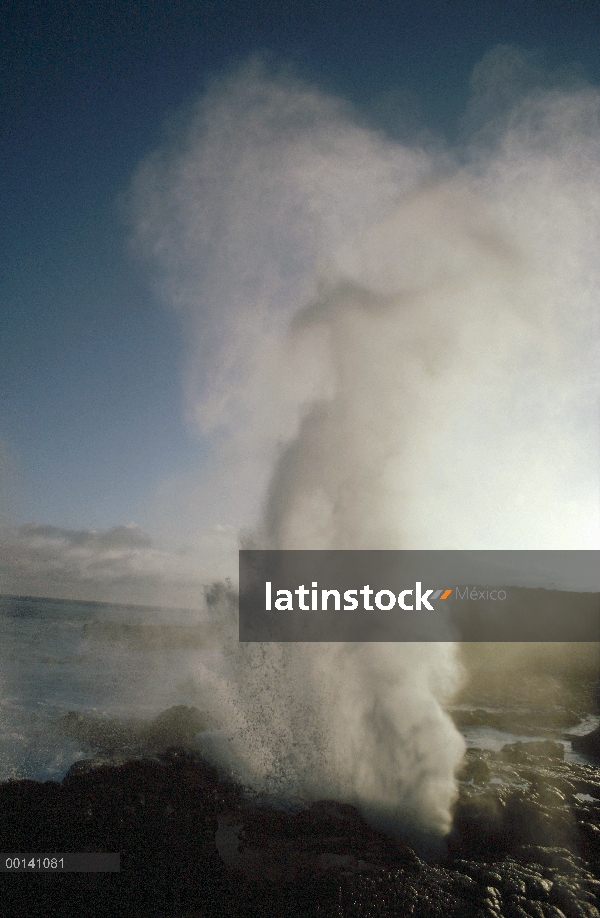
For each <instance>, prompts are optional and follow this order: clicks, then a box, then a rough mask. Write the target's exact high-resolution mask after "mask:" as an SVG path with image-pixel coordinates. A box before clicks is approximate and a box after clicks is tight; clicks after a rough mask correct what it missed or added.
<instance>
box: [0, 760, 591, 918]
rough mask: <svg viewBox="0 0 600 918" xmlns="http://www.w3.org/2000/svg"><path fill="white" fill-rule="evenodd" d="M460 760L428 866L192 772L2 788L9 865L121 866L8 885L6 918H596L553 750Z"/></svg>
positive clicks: (151, 767)
mask: <svg viewBox="0 0 600 918" xmlns="http://www.w3.org/2000/svg"><path fill="white" fill-rule="evenodd" d="M527 747H528V744H527V743H523V744H520V746H519V747H518V748H517V749H516V751H515V749H512V750H511V749H508V750H507V752H506V754H505V755H502V754H501V753H498V754H493V753H483V752H480V751H476V750H470V751H469V753H468V756H467V760H466V762H465V767H464V769H463V773H462V775H461V797H460V800H459V802H458V806H457V812H456V818H455V828H454V831H453V834H452V835H451V837H450V839H449V842H448V847H447V850H446V852H445V854H444V856H443V857H440V858H438V860H437V861H436V862H431V861H430V862H429V863H426V862H425V861H424V860H423V859H422V858H420V857H418V856H417V854H415V852H414V851H413V850H412V849H411V848H410V847H408V846H407V845H405V844H402V843H401V842H399V841H396V840H394V839H392V838H390V837H388V836H386V835H384V834H383V833H381V832H378V831H377V830H375V829H373V828H372V827H371V826H370V825H368V824H367V823H366V822H365V821H364V819H362V817H361V816H360V814H359V813H358V812H357V811H356V810H355V809H354V808H353V807H350V806H346V805H342V804H337V803H333V802H319V803H315V804H313V805H312V806H311V807H308V808H303V809H302V808H296V809H295V810H291V811H286V812H284V811H282V810H281V809H277V808H275V807H273V806H272V805H268V804H267V803H266V802H264V801H260V800H258V799H256V798H255V799H252V798H249V797H248V796H247V795H244V794H243V792H242V790H241V789H240V788H239V787H237V786H236V785H234V784H232V783H229V782H227V781H225V780H223V779H222V778H221V777H220V776H219V775H218V774H217V772H216V771H214V770H213V769H212V768H211V767H210V766H208V765H207V764H206V763H205V762H203V761H202V760H201V759H200V758H199V757H198V756H194V755H191V754H187V753H183V752H181V751H179V752H178V751H177V750H171V751H170V752H169V753H167V754H165V755H162V756H157V757H154V758H145V759H139V760H137V761H130V762H127V763H124V764H122V765H119V766H107V765H104V766H101V767H98V768H93V769H91V770H86V767H85V766H84V765H82V764H81V763H79V764H78V766H77V767H76V768H73V769H72V770H71V772H70V773H69V775H68V776H67V777H66V778H65V780H64V781H63V782H62V784H57V783H54V782H47V783H45V784H41V783H37V782H34V781H20V782H10V783H8V784H4V785H1V786H0V813H1V814H2V822H1V826H0V849H1V850H2V851H4V852H23V853H24V852H44V853H48V852H52V851H56V852H73V851H100V852H120V854H121V872H120V873H119V874H62V875H53V876H39V875H33V874H28V875H23V874H13V875H6V874H3V875H2V876H1V877H0V882H1V884H2V892H1V896H2V904H1V906H0V908H1V911H2V914H3V915H6V916H13V915H18V916H28V918H37V916H44V918H48V916H77V918H87V916H115V918H116V916H118V918H121V916H128V918H129V916H140V918H141V916H144V918H149V916H162V918H188V916H189V918H192V916H217V915H218V916H223V918H227V916H231V918H234V916H247V918H251V916H256V918H258V916H265V918H266V916H268V918H283V916H289V918H292V916H306V918H312V916H314V918H317V916H336V918H338V916H348V918H359V916H360V918H371V916H372V918H376V916H390V918H391V916H395V918H404V916H415V918H420V916H421V918H426V916H427V918H429V916H438V918H493V916H496V918H499V916H505V918H599V916H600V913H599V911H598V907H597V906H598V891H599V888H600V882H599V880H598V877H599V874H600V845H599V836H600V810H599V809H598V807H600V780H599V773H598V769H597V768H596V767H594V766H593V765H589V766H585V765H575V766H571V765H567V764H565V763H564V761H563V760H562V758H561V757H560V755H558V754H557V750H556V749H555V748H554V747H553V745H552V744H550V745H546V744H531V746H530V748H527Z"/></svg>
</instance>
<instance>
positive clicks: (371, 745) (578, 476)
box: [132, 63, 600, 835]
mask: <svg viewBox="0 0 600 918" xmlns="http://www.w3.org/2000/svg"><path fill="white" fill-rule="evenodd" d="M598 107H599V100H598V95H597V94H596V93H594V92H592V91H587V90H586V91H581V92H571V93H567V92H564V93H563V92H559V91H555V92H552V93H549V92H548V93H545V94H537V95H532V96H528V97H527V98H525V99H524V100H523V101H521V102H520V103H518V104H517V105H516V107H515V108H514V110H513V112H512V114H511V115H510V116H507V117H506V119H505V121H504V122H503V124H502V125H500V126H498V125H497V126H496V128H495V133H494V131H492V132H491V134H490V133H489V132H488V134H486V140H485V145H484V143H483V141H482V142H481V143H480V145H479V146H477V145H475V144H473V145H472V146H471V147H468V148H466V149H463V150H462V151H461V154H460V162H459V161H458V158H457V159H456V161H455V160H454V159H453V155H452V154H451V153H448V152H446V153H444V154H440V153H439V151H438V152H431V151H429V150H426V149H423V148H422V147H420V146H419V145H416V144H415V145H402V144H400V143H397V142H394V141H392V140H390V139H389V138H387V137H385V136H383V135H382V134H380V133H376V132H374V131H372V130H369V129H368V128H367V127H365V126H363V125H361V124H359V123H358V122H357V121H356V120H355V119H354V117H353V114H352V112H351V110H350V109H349V108H348V107H346V106H345V105H344V104H342V103H340V102H338V101H337V100H335V99H332V98H330V97H328V96H326V95H324V94H323V93H321V92H319V91H317V90H315V89H312V88H310V87H307V86H305V85H302V84H299V83H297V82H294V81H293V80H291V79H289V78H288V77H281V76H278V75H275V76H273V75H269V74H268V73H267V72H266V70H265V69H264V68H263V67H262V66H261V65H260V64H256V63H252V64H250V65H249V66H248V67H246V68H245V69H244V70H243V71H242V72H241V73H235V74H233V75H230V76H229V77H227V78H224V79H223V80H221V81H217V82H215V83H214V85H213V86H212V87H211V88H210V89H209V91H208V92H207V93H206V95H205V96H204V98H203V99H202V100H201V101H200V102H199V103H198V105H197V106H196V108H195V109H194V110H193V111H191V113H190V115H189V120H188V122H187V124H186V126H185V128H184V129H182V131H181V133H180V135H179V137H177V138H176V139H175V140H174V141H172V142H171V144H170V145H169V146H167V147H166V148H165V149H163V150H161V151H159V152H158V153H156V154H155V155H153V156H151V157H150V158H149V159H148V160H147V161H146V162H145V163H144V164H142V166H141V167H140V169H139V171H138V174H137V177H136V182H135V188H134V194H133V203H132V209H133V214H134V219H135V224H136V230H137V234H136V240H137V245H138V247H139V248H140V249H141V250H143V251H145V252H146V254H147V255H149V256H150V257H151V258H152V259H154V260H155V261H156V260H157V261H158V262H159V263H160V266H161V269H162V271H163V287H164V291H165V293H166V295H167V297H168V298H169V299H170V300H171V301H172V302H173V303H174V304H175V306H176V307H177V309H178V310H179V311H180V313H181V316H182V321H183V322H184V323H185V327H186V328H187V330H188V332H189V360H188V370H187V376H186V404H187V412H188V417H189V419H190V420H191V422H193V423H194V424H195V425H197V428H198V429H199V430H200V431H201V433H202V436H203V438H204V441H203V442H204V445H205V448H206V453H207V459H206V463H205V466H204V471H203V474H202V479H201V481H200V482H199V483H198V482H196V483H195V493H196V494H198V493H200V494H201V495H202V497H201V499H200V500H198V499H197V498H194V500H195V501H196V503H194V504H193V505H194V508H195V510H194V512H196V513H198V514H199V515H202V516H203V518H204V519H205V521H206V526H207V527H208V526H209V525H211V524H214V523H217V522H221V523H223V524H227V525H231V524H235V525H238V526H242V527H245V528H246V530H250V531H252V533H253V536H252V538H253V539H254V544H256V545H257V546H259V547H269V548H282V549H283V548H343V549H383V548H400V549H402V548H410V549H446V548H447V549H475V548H478V549H482V548H483V549H487V548H489V549H501V548H504V549H509V548H513V549H526V548H531V549H545V548H554V549H562V548H564V549H571V548H598V547H599V532H598V525H599V524H598V497H599V484H598V415H597V408H598V402H597V391H598V386H597V376H596V369H595V368H596V367H597V366H598V359H597V358H598V354H597V347H598V341H599V337H598V329H597V296H598V290H599V286H600V285H599V283H598V280H599V278H598V271H599V270H600V259H599V258H598V239H599V235H598V229H599V226H598V223H599V219H598V218H599V214H600V208H599V204H600V175H599V168H598V167H599V163H600V141H599V137H600V133H599V132H598V130H597V128H598ZM490 137H491V138H492V139H491V140H490ZM438 150H439V148H438ZM192 503H193V502H192ZM212 608H213V612H214V614H215V615H217V612H216V610H219V611H218V615H217V617H220V620H221V623H222V627H223V635H224V636H223V638H222V639H221V640H220V641H219V642H218V643H215V645H214V646H213V647H212V649H211V650H210V652H206V653H203V654H200V655H199V662H198V679H199V680H200V683H201V685H202V686H204V687H205V691H204V697H205V704H206V707H207V708H208V709H210V712H211V715H212V717H213V720H214V721H216V722H217V724H218V725H219V726H220V728H221V730H222V735H223V737H225V738H224V739H223V741H222V742H221V744H220V746H219V747H218V749H217V747H215V750H216V751H215V752H214V755H215V756H216V757H217V758H219V760H220V763H221V765H223V766H224V767H227V768H228V769H230V770H233V771H235V773H236V774H238V775H239V776H240V777H241V779H242V780H243V781H245V782H247V783H248V784H249V785H251V786H253V787H255V788H257V789H259V790H264V791H270V792H274V793H277V794H280V795H281V796H290V795H292V796H298V795H299V796H302V797H305V798H309V799H314V798H319V797H334V798H337V799H338V800H343V801H348V802H351V803H353V804H356V805H357V806H358V807H359V808H360V809H361V810H362V812H364V813H365V814H366V815H367V816H369V818H371V819H373V820H374V821H376V822H378V823H382V824H385V825H387V826H392V827H395V828H397V829H398V830H399V831H402V830H404V829H407V828H408V829H409V830H418V831H425V832H430V833H433V834H434V835H435V834H438V835H441V834H443V833H445V832H447V831H448V829H449V827H450V822H451V809H452V804H453V801H454V799H455V794H456V788H455V780H454V773H455V769H456V767H457V765H458V763H459V761H460V759H461V756H462V754H463V750H464V743H463V740H462V738H461V737H460V735H459V734H458V732H457V731H456V729H455V728H454V726H453V724H452V722H451V721H450V719H449V717H448V715H447V714H446V713H445V711H444V705H445V704H446V703H447V702H448V700H449V699H450V698H451V696H452V693H453V692H454V691H455V689H456V685H457V682H458V679H459V667H458V664H457V658H456V648H455V646H454V645H452V644H419V643H414V644H403V645H396V644H349V645H346V644H337V645H333V644H325V645H310V644H304V645H303V644H295V645H275V644H264V645H257V644H254V645H240V644H239V643H238V642H237V630H236V619H235V610H234V608H233V606H232V604H231V602H230V603H229V605H228V602H227V601H226V598H224V597H221V600H220V601H219V602H215V603H214V604H213V606H212Z"/></svg>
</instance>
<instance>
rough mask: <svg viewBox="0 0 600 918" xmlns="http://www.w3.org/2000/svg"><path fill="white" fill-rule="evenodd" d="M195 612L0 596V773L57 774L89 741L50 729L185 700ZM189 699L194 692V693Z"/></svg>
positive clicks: (197, 629) (147, 712)
mask: <svg viewBox="0 0 600 918" xmlns="http://www.w3.org/2000/svg"><path fill="white" fill-rule="evenodd" d="M199 618H200V616H199V613H198V612H195V613H194V612H189V611H186V610H176V609H158V608H147V607H133V606H118V605H115V604H104V603H92V602H76V601H68V600H58V599H40V598H31V597H10V596H2V597H0V641H1V647H2V652H1V654H0V723H1V733H0V780H3V781H6V780H9V779H18V778H32V779H35V780H39V781H47V780H56V781H58V780H61V779H62V778H63V777H64V775H65V774H66V772H67V771H68V769H69V767H70V766H71V765H72V764H73V763H74V762H76V761H78V760H79V759H82V758H86V757H90V755H91V747H90V746H89V745H88V744H86V743H83V742H81V740H78V739H75V738H73V737H72V736H65V735H64V732H62V733H59V732H57V730H56V724H57V721H58V719H59V718H61V717H64V716H65V715H67V714H68V713H69V712H70V711H75V712H78V713H79V714H82V715H84V716H85V717H89V718H102V719H116V720H125V719H127V718H136V717H137V718H143V719H148V718H152V717H155V716H156V715H157V714H159V713H160V712H161V711H164V710H166V709H168V708H170V707H172V706H174V705H180V704H185V705H190V704H194V701H195V699H194V681H193V672H194V668H195V667H197V658H198V646H199V644H200V643H201V641H202V626H201V624H200V625H199ZM196 700H197V699H196Z"/></svg>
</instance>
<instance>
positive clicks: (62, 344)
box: [0, 0, 600, 590]
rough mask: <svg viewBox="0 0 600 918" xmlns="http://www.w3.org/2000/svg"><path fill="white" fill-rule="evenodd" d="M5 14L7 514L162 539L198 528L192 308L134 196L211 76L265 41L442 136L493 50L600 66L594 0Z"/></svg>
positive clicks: (392, 115)
mask: <svg viewBox="0 0 600 918" xmlns="http://www.w3.org/2000/svg"><path fill="white" fill-rule="evenodd" d="M1 19H2V22H1V24H0V33H1V34H2V55H1V61H2V63H1V67H2V71H1V73H0V83H1V85H2V86H3V93H2V103H1V104H2V116H1V124H2V141H1V144H2V145H1V150H2V170H1V171H0V183H1V200H2V215H3V216H2V222H1V227H0V246H1V248H2V255H3V257H2V264H3V270H2V275H1V280H0V391H1V392H2V399H1V402H0V444H1V446H2V453H1V456H2V459H1V468H0V472H1V475H0V483H1V486H2V488H3V495H2V499H1V500H0V513H1V514H2V517H1V518H0V523H4V524H6V525H8V526H9V527H12V528H13V529H14V527H18V526H19V525H22V524H23V523H25V522H35V523H36V524H43V525H45V526H54V527H57V529H61V530H64V531H65V532H67V531H75V530H110V529H111V528H113V527H119V526H123V525H127V524H130V523H135V524H136V525H138V526H140V527H141V528H142V529H143V530H144V531H147V532H149V533H150V535H151V537H152V538H153V539H154V540H155V544H156V545H157V546H168V547H169V550H172V549H174V548H176V547H181V546H182V545H183V544H184V543H186V541H189V540H190V538H192V536H194V537H196V536H197V535H198V532H199V531H200V530H201V527H199V528H198V527H196V528H194V525H192V524H191V523H190V520H189V519H188V520H187V521H186V520H183V521H182V524H181V528H178V524H177V519H176V517H177V506H178V503H177V502H178V501H179V502H180V503H182V502H183V503H185V502H186V498H185V497H182V494H186V493H188V492H193V491H194V487H195V486H194V484H193V482H194V481H196V479H197V477H198V475H200V471H199V470H202V468H203V467H204V464H205V459H206V452H207V439H206V436H205V435H204V434H203V433H202V429H201V427H199V426H198V425H197V424H195V423H194V421H193V418H191V414H193V411H190V406H189V398H188V402H187V403H186V398H185V389H186V385H188V388H189V380H188V382H187V383H186V379H188V376H189V372H188V369H189V368H188V356H189V350H190V340H189V339H190V328H189V324H186V321H185V317H184V318H183V319H182V316H181V314H180V315H178V314H177V313H176V311H175V310H174V309H173V308H172V303H171V302H169V296H168V295H167V296H165V295H164V285H163V286H161V287H160V290H159V288H158V287H157V284H156V280H157V279H159V280H160V270H159V268H158V267H157V266H156V265H155V264H153V262H152V260H151V259H149V260H148V259H146V260H144V258H140V257H139V254H138V253H136V252H135V251H134V250H133V249H132V246H131V237H132V227H131V212H130V210H128V206H129V205H128V204H127V202H128V201H129V200H130V197H129V196H130V189H131V186H132V182H133V181H134V175H135V174H136V170H137V169H138V168H139V164H140V162H142V161H144V160H145V158H146V157H148V155H149V154H151V153H152V151H153V150H155V149H158V148H161V145H164V144H165V143H167V145H168V143H169V137H173V136H177V135H178V132H180V125H181V124H182V123H185V122H186V119H187V118H188V116H189V111H190V106H192V105H193V103H194V101H195V100H196V99H197V98H199V97H201V96H202V95H203V93H205V91H206V87H207V86H209V85H210V81H211V80H213V79H214V78H217V79H218V78H219V76H220V74H223V73H224V72H227V71H228V70H229V69H230V68H232V67H235V66H237V65H243V64H244V62H245V61H246V60H247V59H248V58H249V56H251V55H252V54H256V53H262V54H263V55H264V54H266V55H267V59H269V60H270V61H274V62H276V66H280V65H282V66H283V67H284V68H285V67H289V68H290V70H291V71H293V72H294V73H295V74H296V75H297V77H298V78H300V79H301V80H305V81H308V83H310V84H311V85H312V86H315V87H317V88H318V90H319V91H320V92H322V93H324V94H327V95H328V96H335V97H339V98H342V99H347V100H349V101H350V102H351V103H352V104H353V105H354V107H355V115H354V118H355V121H356V122H357V123H359V124H362V125H364V126H367V127H369V128H372V129H376V130H378V131H383V132H384V134H385V135H386V136H387V137H388V138H391V139H394V140H397V141H403V142H409V143H413V144H414V143H415V138H419V137H428V138H431V137H432V136H437V137H439V138H440V140H439V145H441V146H449V147H452V145H455V144H457V143H459V142H460V140H461V138H462V137H463V135H464V133H465V131H467V130H468V124H467V121H465V115H466V112H467V106H468V100H469V93H470V89H469V80H470V76H471V74H472V72H473V68H474V67H475V66H476V65H477V63H478V62H479V61H480V60H481V59H482V58H483V57H484V55H485V54H487V53H488V52H490V51H491V49H493V48H494V47H496V46H497V45H501V44H505V45H506V44H507V45H511V46H514V47H516V48H518V49H520V50H521V51H522V52H525V53H526V54H527V53H529V52H531V53H532V54H533V55H534V56H533V57H532V58H531V61H532V62H533V63H532V64H531V67H532V68H533V70H535V69H536V67H538V65H539V68H540V72H542V71H544V72H545V73H552V74H554V77H553V79H554V80H555V81H562V82H564V83H566V84H569V85H575V84H577V85H579V84H581V83H583V82H589V83H591V84H593V85H597V84H598V82H599V81H600V59H599V56H598V52H597V49H598V45H599V39H600V10H599V8H598V5H597V3H596V2H592V0H590V2H587V0H581V2H568V0H528V2H523V0H518V2H515V0H494V2H491V0H489V2H486V0H473V2H467V0H464V2H462V0H453V2H427V0H418V2H405V3H399V2H385V3H384V2H373V0H370V2H356V3H352V4H348V3H341V2H325V3H323V2H307V0H301V2H296V0H294V2H290V0H286V2H285V3H280V2H266V3H264V4H257V3H243V2H226V0H220V2H210V3H209V2H205V3H202V2H172V3H169V4H168V5H167V4H162V3H149V2H138V3H132V4H128V5H126V6H123V5H118V4H114V3H103V2H98V3H95V4H83V5H82V4H81V3H69V2H66V3H54V2H43V3H42V2H40V3H33V2H29V3H27V2H25V3H23V2H20V3H7V4H4V5H3V9H2V13H1ZM528 59H529V58H528ZM530 69H531V68H530ZM533 70H532V72H533ZM523 79H524V80H525V82H527V79H532V80H533V81H534V82H535V78H534V77H532V76H531V73H530V74H529V76H525V77H523ZM525 88H526V87H525ZM522 90H523V86H520V87H518V91H522ZM511 91H512V90H511V89H510V87H508V88H507V89H506V92H507V93H508V95H509V96H510V92H511ZM497 99H500V103H502V91H499V93H498V94H497ZM165 138H166V140H165ZM128 215H129V216H128ZM159 286H160V284H159ZM161 290H162V294H161V292H160V291H161ZM194 336H196V337H197V336H198V330H197V328H195V327H194V331H193V333H192V337H194ZM195 359H196V362H197V361H202V359H203V357H202V351H201V348H200V351H199V356H196V358H195ZM202 372H203V371H202V368H200V369H199V370H198V374H199V376H200V377H202ZM186 374H187V375H186ZM186 406H187V407H186ZM192 503H193V501H192ZM169 504H171V505H172V507H174V508H175V509H174V510H173V511H172V512H171V513H169V512H168V511H167V510H166V509H165V507H166V506H167V505H169ZM211 514H212V515H211V519H210V523H211V525H218V524H220V522H222V524H223V525H224V526H235V525H236V524H237V522H238V520H237V519H236V516H235V512H233V511H230V510H227V509H225V510H224V511H223V514H222V516H223V518H222V520H221V521H220V520H219V514H218V511H215V510H214V508H212V509H211ZM242 516H243V514H242ZM183 517H185V513H183V512H182V518H183ZM241 522H246V520H245V519H242V520H241ZM134 541H135V540H134ZM23 582H25V581H23ZM40 583H41V586H40ZM37 588H38V590H39V589H42V588H43V581H40V582H38V587H37Z"/></svg>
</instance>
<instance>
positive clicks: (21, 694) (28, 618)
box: [0, 596, 600, 781]
mask: <svg viewBox="0 0 600 918" xmlns="http://www.w3.org/2000/svg"><path fill="white" fill-rule="evenodd" d="M206 633H207V626H206V624H205V622H204V621H203V620H202V613H201V612H199V611H189V610H183V609H160V608H149V607H142V606H139V607H138V606H119V605H115V604H105V603H94V602H77V601H70V600H58V599H40V598H32V597H11V596H3V597H0V639H1V642H2V643H1V646H2V654H1V658H0V723H1V726H2V729H1V733H0V780H2V781H6V780H10V779H21V778H30V779H34V780H38V781H47V780H55V781H60V780H61V779H62V778H63V777H64V776H65V774H66V772H67V771H68V769H69V768H70V767H71V765H73V763H75V762H77V761H79V760H81V759H86V758H90V757H92V756H93V755H94V753H95V751H96V749H97V745H98V737H97V736H96V737H94V736H93V735H92V734H93V731H91V732H90V731H89V730H88V732H87V734H86V732H85V730H83V729H81V728H80V729H73V728H72V722H69V721H68V718H67V722H69V723H70V725H71V726H70V728H69V729H65V727H64V724H65V718H66V716H67V715H69V714H70V712H75V714H76V715H77V716H78V717H79V719H80V720H81V721H82V722H84V723H87V724H88V725H89V724H90V723H92V724H94V723H97V722H101V723H102V724H105V725H106V724H112V725H113V733H115V729H116V728H115V727H114V725H115V724H116V725H119V724H120V725H121V726H123V725H125V727H127V725H129V726H128V729H129V734H130V736H129V738H130V740H135V735H134V734H135V727H132V724H134V722H135V721H136V720H137V721H139V723H141V724H147V723H149V722H150V721H151V720H152V719H155V718H157V716H159V715H161V714H162V712H165V711H167V710H168V709H172V708H173V707H174V706H188V707H189V708H194V707H195V706H197V705H198V704H199V692H198V686H197V680H196V678H195V674H197V672H198V667H199V660H200V656H201V648H202V645H203V642H204V639H205V636H206ZM462 707H464V706H462ZM462 713H464V712H462ZM72 718H73V715H72ZM457 720H458V723H459V724H460V722H461V719H460V718H457ZM463 720H464V718H463ZM599 721H600V718H598V716H597V715H595V714H592V713H590V712H587V713H585V712H582V716H581V720H580V722H579V723H578V724H575V725H574V726H572V727H571V728H570V729H569V730H568V731H562V732H561V731H559V730H557V731H555V733H554V734H553V735H551V738H553V739H555V740H556V741H558V742H561V743H562V744H563V745H564V747H565V759H566V761H571V762H580V761H581V762H585V761H586V759H585V757H583V756H581V755H580V754H578V753H576V752H573V751H572V750H571V748H570V743H569V739H568V736H569V734H570V735H572V734H575V733H577V734H583V733H587V732H589V731H591V730H592V729H594V728H595V727H596V726H597V725H598V723H599ZM61 724H62V725H63V726H61ZM459 728H460V729H461V731H462V733H463V736H464V737H465V739H466V740H467V745H468V746H470V747H473V748H478V749H484V750H486V749H487V750H498V749H501V748H502V746H504V745H505V744H506V743H514V742H515V741H517V740H522V741H530V740H537V739H548V738H549V733H548V731H547V730H546V731H544V732H543V734H540V733H538V732H537V731H536V730H535V728H532V730H531V731H529V732H528V733H526V734H524V733H523V732H520V733H514V732H512V731H510V730H501V729H497V728H496V727H494V726H490V725H489V724H480V725H476V726H473V725H468V724H467V725H463V726H461V727H459ZM116 733H117V734H119V731H118V729H117V730H116ZM104 734H106V730H105V731H104ZM119 736H120V738H121V742H123V744H124V745H125V747H127V744H126V742H124V740H123V737H125V740H126V739H127V729H125V730H123V729H121V732H120V734H119ZM208 736H209V734H208V733H206V737H207V738H208ZM86 740H87V741H86ZM104 740H106V736H104ZM168 741H169V736H166V737H165V743H167V742H168ZM105 745H106V743H105ZM130 745H131V744H130ZM201 746H202V743H201V742H200V747H201ZM208 746H209V747H210V742H209V743H208Z"/></svg>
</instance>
